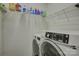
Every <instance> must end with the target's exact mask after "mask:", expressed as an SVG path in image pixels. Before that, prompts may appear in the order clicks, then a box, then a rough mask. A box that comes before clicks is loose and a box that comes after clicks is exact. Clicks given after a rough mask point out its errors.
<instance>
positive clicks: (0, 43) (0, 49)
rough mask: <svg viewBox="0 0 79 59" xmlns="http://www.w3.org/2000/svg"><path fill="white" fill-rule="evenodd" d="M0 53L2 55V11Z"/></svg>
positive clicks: (0, 14) (0, 17)
mask: <svg viewBox="0 0 79 59" xmlns="http://www.w3.org/2000/svg"><path fill="white" fill-rule="evenodd" d="M0 55H2V13H1V12H0Z"/></svg>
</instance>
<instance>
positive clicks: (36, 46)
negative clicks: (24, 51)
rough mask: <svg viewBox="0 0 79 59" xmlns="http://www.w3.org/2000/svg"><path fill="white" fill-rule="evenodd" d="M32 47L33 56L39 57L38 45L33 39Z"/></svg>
mask: <svg viewBox="0 0 79 59" xmlns="http://www.w3.org/2000/svg"><path fill="white" fill-rule="evenodd" d="M32 45H33V56H39V45H38V43H37V41H36V40H35V39H34V40H33V44H32Z"/></svg>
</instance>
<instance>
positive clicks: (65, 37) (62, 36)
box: [45, 32, 69, 44]
mask: <svg viewBox="0 0 79 59" xmlns="http://www.w3.org/2000/svg"><path fill="white" fill-rule="evenodd" d="M45 37H46V38H50V39H53V40H56V41H59V42H62V43H66V44H68V42H69V34H62V33H54V32H46V34H45Z"/></svg>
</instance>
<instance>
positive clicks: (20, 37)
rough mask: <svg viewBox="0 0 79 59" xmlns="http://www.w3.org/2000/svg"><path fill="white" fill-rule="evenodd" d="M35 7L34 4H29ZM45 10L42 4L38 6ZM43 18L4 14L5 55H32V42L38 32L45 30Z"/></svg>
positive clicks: (10, 13)
mask: <svg viewBox="0 0 79 59" xmlns="http://www.w3.org/2000/svg"><path fill="white" fill-rule="evenodd" d="M27 5H28V6H34V4H33V5H32V4H27ZM38 6H39V9H43V5H42V4H38ZM44 24H45V22H44V20H43V18H42V17H41V16H36V15H30V14H21V13H17V12H7V13H5V14H3V24H2V26H3V44H4V45H3V55H13V56H14V55H15V56H16V55H17V56H22V55H25V56H30V55H32V40H33V35H34V33H36V32H40V31H41V30H44V29H45V28H46V27H45V26H44Z"/></svg>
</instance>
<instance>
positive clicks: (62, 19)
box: [46, 3, 79, 46]
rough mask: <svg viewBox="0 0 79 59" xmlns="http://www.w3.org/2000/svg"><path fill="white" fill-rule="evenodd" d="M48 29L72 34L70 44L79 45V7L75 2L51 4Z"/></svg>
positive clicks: (49, 6) (47, 18)
mask: <svg viewBox="0 0 79 59" xmlns="http://www.w3.org/2000/svg"><path fill="white" fill-rule="evenodd" d="M46 20H47V23H48V30H47V31H53V32H59V33H68V34H70V39H69V44H71V45H77V46H79V8H76V7H75V4H74V3H73V4H68V3H65V4H64V3H63V4H49V5H48V16H47V17H46Z"/></svg>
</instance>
